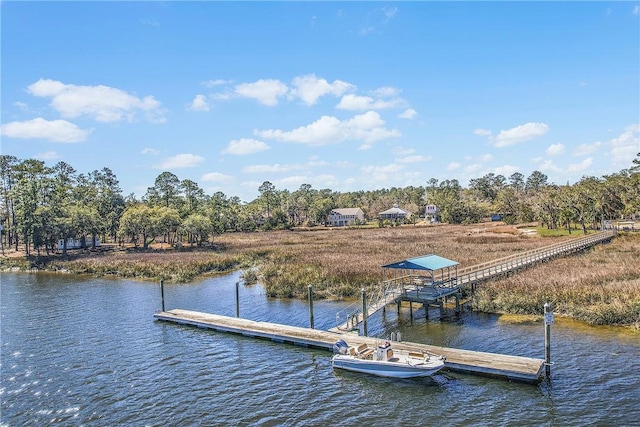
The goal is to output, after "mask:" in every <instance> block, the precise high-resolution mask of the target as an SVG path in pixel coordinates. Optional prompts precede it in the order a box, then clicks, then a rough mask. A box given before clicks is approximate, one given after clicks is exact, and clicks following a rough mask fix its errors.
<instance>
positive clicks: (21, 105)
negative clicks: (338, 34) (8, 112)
mask: <svg viewBox="0 0 640 427" xmlns="http://www.w3.org/2000/svg"><path fill="white" fill-rule="evenodd" d="M13 105H14V106H15V107H18V108H19V109H21V110H22V111H27V110H28V109H29V106H28V105H27V104H26V103H24V102H20V101H16V102H14V103H13Z"/></svg>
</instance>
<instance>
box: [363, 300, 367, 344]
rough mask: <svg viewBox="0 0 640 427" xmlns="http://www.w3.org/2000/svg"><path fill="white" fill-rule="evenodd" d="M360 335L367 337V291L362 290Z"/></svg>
mask: <svg viewBox="0 0 640 427" xmlns="http://www.w3.org/2000/svg"><path fill="white" fill-rule="evenodd" d="M362 335H364V336H365V337H366V336H367V291H365V290H364V288H362Z"/></svg>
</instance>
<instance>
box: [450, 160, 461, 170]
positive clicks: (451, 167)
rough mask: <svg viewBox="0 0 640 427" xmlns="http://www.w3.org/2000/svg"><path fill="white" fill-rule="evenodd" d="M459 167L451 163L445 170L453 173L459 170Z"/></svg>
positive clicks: (459, 165)
mask: <svg viewBox="0 0 640 427" xmlns="http://www.w3.org/2000/svg"><path fill="white" fill-rule="evenodd" d="M461 166H462V165H461V164H460V163H458V162H451V163H449V164H448V165H447V170H448V171H454V170H457V169H460V167H461Z"/></svg>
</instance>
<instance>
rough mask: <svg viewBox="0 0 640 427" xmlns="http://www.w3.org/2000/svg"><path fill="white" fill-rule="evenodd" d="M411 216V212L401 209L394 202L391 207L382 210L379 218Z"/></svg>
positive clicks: (396, 218) (401, 218)
mask: <svg viewBox="0 0 640 427" xmlns="http://www.w3.org/2000/svg"><path fill="white" fill-rule="evenodd" d="M410 216H411V212H409V211H405V210H404V209H400V208H399V207H398V205H397V204H394V205H393V207H392V208H391V209H387V210H386V211H383V212H380V213H379V214H378V218H380V219H389V220H405V219H406V218H409V217H410Z"/></svg>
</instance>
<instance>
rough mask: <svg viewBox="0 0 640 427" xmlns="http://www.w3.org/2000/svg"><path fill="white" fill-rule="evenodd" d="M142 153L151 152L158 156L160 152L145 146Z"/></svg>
mask: <svg viewBox="0 0 640 427" xmlns="http://www.w3.org/2000/svg"><path fill="white" fill-rule="evenodd" d="M140 154H151V155H152V156H157V155H158V154H160V153H159V151H158V150H156V149H154V148H143V149H142V151H141V152H140Z"/></svg>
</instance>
